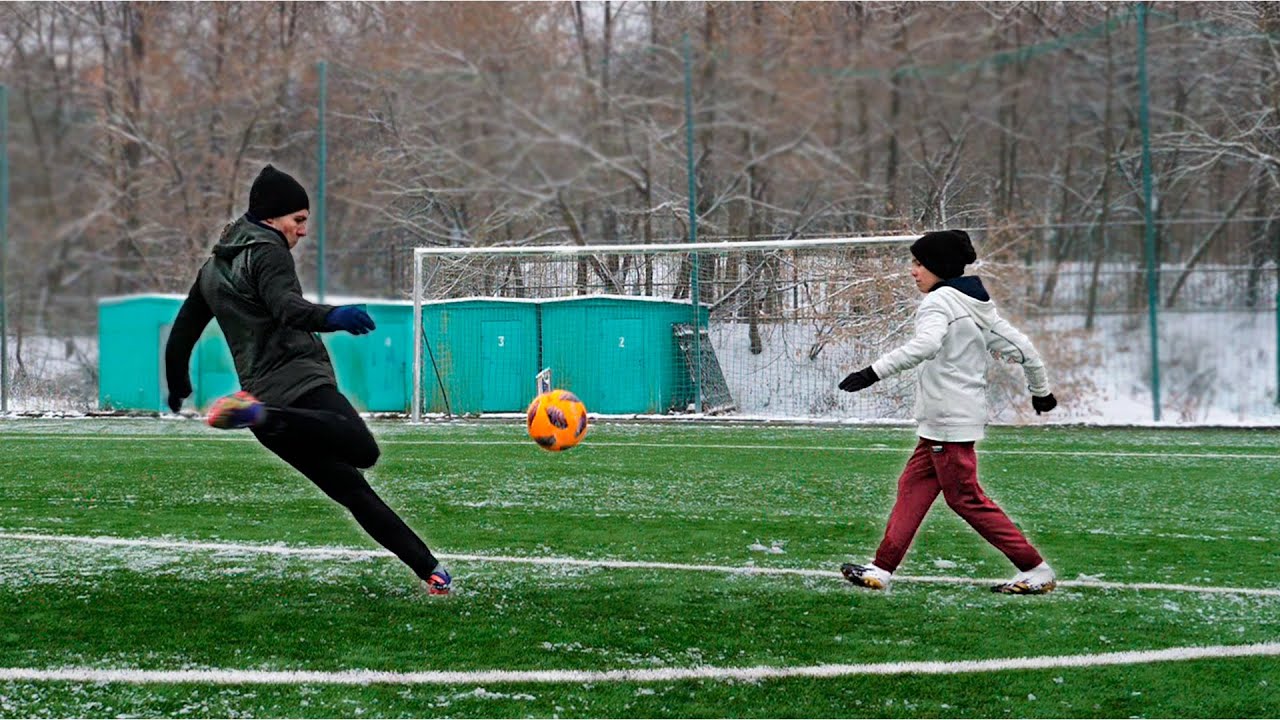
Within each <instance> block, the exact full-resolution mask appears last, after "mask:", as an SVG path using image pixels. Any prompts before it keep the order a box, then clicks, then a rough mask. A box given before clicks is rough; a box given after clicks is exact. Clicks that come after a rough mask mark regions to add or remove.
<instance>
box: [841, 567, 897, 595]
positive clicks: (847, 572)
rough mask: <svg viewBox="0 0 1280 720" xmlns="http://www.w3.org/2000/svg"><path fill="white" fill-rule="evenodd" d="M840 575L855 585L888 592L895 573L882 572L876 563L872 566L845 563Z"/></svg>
mask: <svg viewBox="0 0 1280 720" xmlns="http://www.w3.org/2000/svg"><path fill="white" fill-rule="evenodd" d="M840 574H841V575H844V579H845V580H848V581H849V582H851V583H853V584H854V585H857V586H858V587H864V588H870V589H872V590H888V589H889V580H890V578H892V577H893V573H891V572H889V571H887V570H881V569H880V568H878V567H876V566H875V563H872V564H870V565H854V564H853V563H845V564H844V565H841V566H840Z"/></svg>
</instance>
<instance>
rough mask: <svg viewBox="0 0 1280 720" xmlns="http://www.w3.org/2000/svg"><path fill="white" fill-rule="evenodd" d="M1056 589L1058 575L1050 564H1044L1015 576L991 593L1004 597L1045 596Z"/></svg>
mask: <svg viewBox="0 0 1280 720" xmlns="http://www.w3.org/2000/svg"><path fill="white" fill-rule="evenodd" d="M1056 587H1058V576H1057V574H1056V573H1054V572H1053V568H1051V567H1049V563H1043V562H1042V563H1040V564H1039V565H1037V566H1035V567H1033V568H1031V569H1030V570H1024V571H1023V572H1020V573H1018V574H1017V575H1014V576H1013V579H1012V580H1010V581H1009V582H1007V583H1001V584H999V585H996V586H994V587H992V588H991V592H998V593H1001V594H1004V595H1044V594H1045V593H1050V592H1053V589H1054V588H1056Z"/></svg>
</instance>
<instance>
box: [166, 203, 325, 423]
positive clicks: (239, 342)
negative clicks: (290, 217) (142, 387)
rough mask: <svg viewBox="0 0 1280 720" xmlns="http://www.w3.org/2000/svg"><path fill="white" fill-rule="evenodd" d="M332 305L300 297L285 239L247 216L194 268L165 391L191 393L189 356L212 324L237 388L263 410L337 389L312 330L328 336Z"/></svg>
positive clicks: (173, 336) (172, 342) (169, 352)
mask: <svg viewBox="0 0 1280 720" xmlns="http://www.w3.org/2000/svg"><path fill="white" fill-rule="evenodd" d="M330 310H333V306H332V305H316V304H314V303H311V302H308V301H307V300H306V299H304V298H303V297H302V286H301V285H300V284H299V283H298V273H297V270H296V269H295V268H294V264H293V253H291V252H290V251H289V245H288V243H286V242H285V238H284V235H283V234H281V233H280V232H279V231H277V230H275V229H274V228H271V227H269V226H266V225H261V224H259V223H257V222H255V221H254V220H253V219H252V218H251V217H249V216H248V215H245V216H244V217H241V218H240V219H239V220H236V221H235V222H232V223H231V224H229V225H227V227H226V228H225V229H224V230H223V231H222V237H221V238H219V239H218V244H217V245H215V246H214V247H213V256H212V257H210V258H209V259H208V260H207V261H205V264H204V265H203V266H202V267H201V268H200V272H199V274H198V275H197V276H196V281H195V283H194V284H193V285H192V286H191V292H190V293H189V294H188V295H187V299H186V301H185V302H183V303H182V308H181V309H179V310H178V317H177V319H175V320H174V322H173V329H172V330H171V331H170V332H169V342H168V343H167V344H166V345H165V351H164V358H165V377H166V379H167V380H168V383H169V391H170V392H171V393H179V394H180V395H182V396H183V397H185V396H187V395H190V394H191V380H190V377H189V374H188V367H189V363H190V361H191V350H192V348H194V347H195V344H196V341H197V340H199V339H200V333H201V332H203V331H204V328H205V326H206V325H208V324H209V320H211V319H213V318H217V320H218V325H219V326H221V328H222V334H223V335H224V336H225V337H226V339H227V344H228V345H229V346H231V356H232V358H234V359H235V364H236V373H237V374H238V375H239V376H240V387H241V388H242V389H244V390H247V391H248V392H249V393H251V394H252V395H254V396H255V397H257V398H258V399H259V400H261V401H262V402H264V403H266V404H268V405H277V406H280V405H288V404H290V403H292V402H293V401H294V400H296V399H298V398H299V397H301V396H302V395H304V394H305V393H307V392H308V391H310V390H313V389H315V388H317V387H320V386H322V385H334V386H336V385H337V383H336V381H335V379H334V376H333V365H332V363H331V362H330V361H329V353H328V351H326V350H325V348H324V345H323V344H322V343H321V342H320V338H319V337H318V336H317V335H315V333H317V332H326V331H329V330H331V328H329V327H327V326H326V324H325V316H326V315H328V314H329V311H330Z"/></svg>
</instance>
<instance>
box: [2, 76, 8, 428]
mask: <svg viewBox="0 0 1280 720" xmlns="http://www.w3.org/2000/svg"><path fill="white" fill-rule="evenodd" d="M8 259H9V88H8V87H6V86H4V85H0V412H9V320H8V317H9V311H8V309H7V308H6V306H5V302H4V297H5V293H6V292H7V291H8V286H7V285H6V284H5V275H6V271H7V270H8V266H9V263H8Z"/></svg>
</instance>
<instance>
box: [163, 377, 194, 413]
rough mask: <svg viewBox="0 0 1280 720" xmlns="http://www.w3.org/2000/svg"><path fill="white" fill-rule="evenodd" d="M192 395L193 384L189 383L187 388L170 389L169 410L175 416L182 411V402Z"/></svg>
mask: <svg viewBox="0 0 1280 720" xmlns="http://www.w3.org/2000/svg"><path fill="white" fill-rule="evenodd" d="M190 394H191V384H190V383H187V385H186V387H182V388H174V387H170V388H169V401H168V402H169V409H170V410H172V411H173V412H174V413H175V414H176V413H177V412H178V411H179V410H181V409H182V401H183V400H185V399H186V398H187V396H189V395H190Z"/></svg>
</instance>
